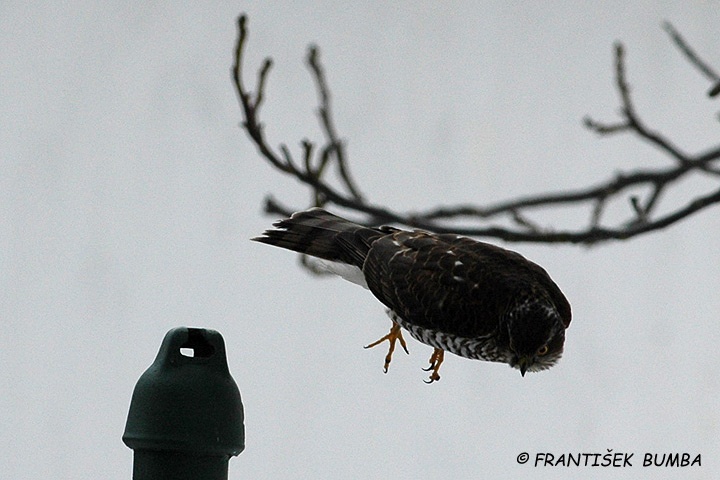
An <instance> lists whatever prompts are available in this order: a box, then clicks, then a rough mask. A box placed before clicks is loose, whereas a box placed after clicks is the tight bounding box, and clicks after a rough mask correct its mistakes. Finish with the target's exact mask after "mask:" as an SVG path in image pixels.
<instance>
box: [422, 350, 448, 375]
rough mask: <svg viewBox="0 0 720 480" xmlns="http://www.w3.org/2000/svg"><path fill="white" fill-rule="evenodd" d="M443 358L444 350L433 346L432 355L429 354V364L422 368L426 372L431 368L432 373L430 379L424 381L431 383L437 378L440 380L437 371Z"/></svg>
mask: <svg viewBox="0 0 720 480" xmlns="http://www.w3.org/2000/svg"><path fill="white" fill-rule="evenodd" d="M444 359H445V350H442V349H440V348H435V350H433V353H432V355H431V356H430V366H429V367H428V368H423V370H425V371H426V372H429V371H430V370H432V373H431V374H430V381H429V382H428V381H425V383H433V382H435V381H437V380H440V374H439V373H438V371H440V365H442V362H443V360H444Z"/></svg>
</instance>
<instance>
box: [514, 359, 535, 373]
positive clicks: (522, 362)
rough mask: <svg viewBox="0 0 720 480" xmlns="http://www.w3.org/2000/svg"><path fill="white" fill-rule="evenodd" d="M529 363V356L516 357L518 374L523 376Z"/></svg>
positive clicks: (530, 360)
mask: <svg viewBox="0 0 720 480" xmlns="http://www.w3.org/2000/svg"><path fill="white" fill-rule="evenodd" d="M531 363H532V359H530V357H520V358H519V359H518V362H517V367H518V368H519V369H520V375H522V376H523V377H524V376H525V372H527V370H528V368H529V367H530V364H531Z"/></svg>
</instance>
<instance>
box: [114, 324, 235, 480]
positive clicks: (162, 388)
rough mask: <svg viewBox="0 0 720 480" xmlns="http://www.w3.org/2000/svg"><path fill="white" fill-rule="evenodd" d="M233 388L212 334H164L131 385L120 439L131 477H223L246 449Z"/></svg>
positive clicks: (221, 345)
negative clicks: (130, 456)
mask: <svg viewBox="0 0 720 480" xmlns="http://www.w3.org/2000/svg"><path fill="white" fill-rule="evenodd" d="M243 421H244V414H243V406H242V401H241V399H240V391H239V390H238V387H237V385H236V384H235V381H234V380H233V378H232V377H231V376H230V371H229V370H228V365H227V358H226V356H225V342H224V341H223V338H222V336H221V335H220V334H219V333H218V332H216V331H214V330H206V329H202V328H187V327H179V328H175V329H173V330H170V331H169V332H168V333H167V334H166V335H165V339H164V340H163V343H162V345H161V347H160V351H159V352H158V355H157V357H156V358H155V361H154V362H153V364H152V365H151V366H150V367H149V368H148V369H147V370H146V371H145V373H143V374H142V376H141V377H140V379H139V380H138V382H137V385H135V391H134V392H133V396H132V401H131V402H130V411H129V413H128V418H127V423H126V425H125V433H124V435H123V441H124V442H125V444H126V445H127V446H128V447H130V448H132V449H133V451H134V462H133V479H134V480H151V479H152V480H165V479H168V480H170V479H172V480H227V477H228V462H229V460H230V457H231V456H235V455H238V454H239V453H240V452H242V451H243V449H244V448H245V426H244V424H243Z"/></svg>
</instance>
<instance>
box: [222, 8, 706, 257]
mask: <svg viewBox="0 0 720 480" xmlns="http://www.w3.org/2000/svg"><path fill="white" fill-rule="evenodd" d="M246 23H247V20H246V18H245V16H241V17H240V18H239V21H238V27H239V32H238V40H237V44H236V49H235V63H234V65H233V71H232V73H233V81H234V85H235V88H236V90H237V93H238V97H239V100H240V105H241V107H242V111H243V114H244V122H243V127H244V129H245V131H246V132H247V134H248V135H249V137H250V139H251V140H252V141H253V143H254V144H255V145H256V147H257V148H258V151H259V152H260V154H261V156H262V157H263V158H265V160H266V161H268V162H269V163H270V164H271V165H272V166H273V167H275V168H277V169H278V170H280V171H281V172H283V173H286V174H288V175H291V176H293V177H294V178H296V179H297V180H299V181H300V182H302V183H304V184H306V185H307V186H308V187H309V188H310V190H311V193H312V203H313V205H317V206H323V205H336V206H339V207H343V208H346V209H349V210H352V211H354V212H356V213H357V214H358V215H359V216H360V217H361V218H359V219H357V220H358V221H359V222H361V223H364V224H366V225H379V224H385V223H392V224H399V225H406V226H409V227H413V228H419V229H427V230H433V231H436V232H450V231H451V232H455V233H459V234H464V235H472V236H480V237H494V238H499V239H502V240H506V241H525V242H536V243H574V244H588V245H589V244H597V243H600V242H605V241H608V240H621V239H628V238H632V237H635V236H639V235H642V234H645V233H649V232H653V231H657V230H660V229H663V228H666V227H668V226H670V225H672V224H674V223H676V222H678V221H680V220H682V219H684V218H687V217H688V216H690V215H692V214H694V213H697V212H699V211H700V210H702V209H705V208H707V207H709V206H711V205H715V204H717V203H720V190H717V191H713V192H710V193H707V194H705V195H698V196H697V197H696V198H694V199H692V200H691V201H690V202H689V203H687V204H685V205H681V206H677V205H675V206H670V211H669V212H668V213H664V214H658V213H657V212H658V210H659V206H660V204H661V198H662V197H663V194H664V193H665V192H666V190H668V189H669V188H671V187H673V186H674V185H675V184H676V182H677V181H678V180H680V179H681V178H684V177H686V176H687V175H688V174H690V173H699V174H702V175H705V176H708V177H710V178H713V179H717V178H718V177H720V162H719V161H718V159H720V145H718V146H715V147H712V148H710V149H708V150H706V151H705V152H701V153H698V154H695V155H691V154H688V153H687V152H685V151H684V150H682V149H681V148H680V147H678V146H677V145H675V144H674V143H673V142H672V141H670V140H669V139H668V137H667V136H665V135H664V134H662V133H659V132H657V131H654V130H652V129H651V128H649V127H647V126H646V125H645V123H644V122H643V121H642V119H641V118H640V115H639V114H638V112H637V109H636V107H635V105H634V103H633V100H632V95H631V90H630V86H629V83H628V80H627V72H626V66H625V48H624V47H623V45H622V44H620V43H617V44H616V45H615V82H616V88H617V91H618V94H619V98H620V119H619V120H617V121H614V122H611V123H604V122H599V121H596V120H594V119H592V118H590V117H586V118H585V119H584V124H585V126H586V127H587V128H588V129H590V130H591V131H594V132H595V133H597V134H599V135H603V136H607V135H614V134H618V133H630V134H633V135H635V136H637V137H639V138H640V139H642V140H644V141H646V142H648V143H649V144H650V145H653V146H655V147H656V148H657V149H658V150H659V151H660V152H662V153H664V154H665V155H667V156H669V157H670V158H671V159H672V160H673V162H672V165H670V166H666V167H659V168H652V169H638V170H635V171H630V172H623V173H618V174H615V175H614V176H612V177H610V178H608V179H606V180H604V181H601V182H599V183H597V184H596V185H594V186H590V187H585V188H579V189H575V190H570V191H565V192H555V193H542V194H537V195H528V196H523V197H520V198H515V199H510V200H506V201H503V202H499V203H496V204H490V205H485V206H475V205H469V204H465V205H456V206H440V207H435V208H432V209H428V210H425V211H417V212H398V211H395V210H393V209H391V208H389V207H387V206H383V205H376V204H373V203H371V202H369V201H368V200H366V199H365V197H364V196H363V195H362V194H361V192H360V188H359V186H358V185H357V184H356V183H355V181H354V180H353V178H352V175H351V174H350V169H349V164H348V161H347V154H346V151H345V146H344V142H343V141H342V140H341V139H340V137H339V136H338V134H337V130H336V128H335V125H334V122H333V118H332V111H331V102H330V98H331V96H330V90H329V88H328V85H327V80H326V77H325V72H324V69H323V67H322V65H321V63H320V60H319V51H318V48H317V47H315V46H311V47H310V48H309V50H308V55H307V64H308V67H309V70H310V72H311V75H312V77H313V79H314V80H315V83H316V88H317V92H318V97H319V107H318V110H317V114H318V118H319V121H320V126H321V129H322V132H323V136H324V143H323V144H322V145H321V146H320V147H318V148H315V145H314V144H313V143H312V142H310V141H309V140H304V141H303V142H302V143H301V147H302V155H303V161H302V162H301V163H297V162H295V161H294V159H293V156H292V153H291V152H290V150H289V149H288V148H287V147H286V146H285V145H282V144H281V145H280V147H279V149H280V155H278V154H277V153H276V152H275V150H274V149H273V148H272V147H270V146H269V145H268V143H267V140H266V138H265V135H264V130H263V125H262V123H261V122H260V121H259V118H258V111H259V107H260V105H261V104H262V101H263V99H264V97H265V88H266V82H267V77H268V73H269V71H270V68H271V65H272V61H271V60H270V59H269V58H268V59H266V60H265V61H264V62H263V64H262V66H261V68H260V69H259V73H258V81H257V86H256V89H255V91H254V92H252V91H248V90H247V89H246V87H245V86H244V84H243V82H242V62H243V53H244V47H245V42H246V40H247V30H246ZM664 28H665V30H666V31H667V32H668V34H669V35H670V38H671V40H672V41H673V43H674V44H675V46H676V47H677V48H678V49H679V50H680V51H681V52H682V53H683V54H684V56H685V57H686V58H687V59H688V61H689V62H690V63H691V64H692V65H693V66H694V67H696V68H698V69H699V70H700V71H701V72H702V73H703V74H704V75H705V76H706V77H708V78H709V79H710V80H713V81H716V82H718V81H719V80H720V79H719V78H718V76H717V74H715V72H714V71H713V70H712V69H711V68H710V67H709V66H708V65H707V64H706V63H705V62H704V61H702V60H701V59H700V58H699V56H698V55H697V54H696V53H695V52H694V51H693V50H692V49H691V48H690V47H689V45H688V44H687V43H686V42H685V40H684V39H683V38H682V37H681V36H680V35H679V33H678V32H677V31H676V30H675V29H674V27H672V25H670V24H669V23H665V24H664ZM717 88H718V92H720V83H719V84H718V86H717ZM330 166H334V168H336V170H337V174H338V175H337V177H338V178H337V179H336V180H334V181H333V180H331V179H328V177H327V172H328V167H330ZM643 189H644V190H646V191H647V192H649V193H647V194H645V195H644V196H639V195H638V194H637V191H638V190H643ZM623 198H625V199H626V201H627V204H628V211H627V217H626V218H624V219H621V220H618V221H615V222H614V225H612V226H608V225H607V224H606V222H604V221H603V220H604V219H603V216H604V214H605V209H606V207H607V206H608V204H609V203H610V202H611V201H613V200H617V199H623ZM583 205H587V207H586V208H588V209H589V215H588V216H589V219H588V222H587V224H585V225H583V226H580V227H577V228H576V229H571V230H559V231H556V230H554V229H553V228H551V227H549V226H542V225H540V224H539V223H538V222H537V221H536V220H534V219H532V218H531V215H530V213H531V212H532V211H533V210H536V209H539V208H565V207H576V206H583ZM296 210H300V208H289V207H287V206H285V205H282V204H281V203H280V202H278V201H277V200H276V199H275V198H273V197H272V196H268V197H267V198H266V201H265V211H266V212H267V213H270V214H273V215H283V216H286V215H290V214H291V213H292V212H293V211H296ZM503 220H504V223H505V224H507V223H509V224H510V226H505V225H504V224H503V223H502V221H503ZM457 221H461V222H468V223H467V224H466V225H460V226H458V225H457ZM491 222H492V223H491ZM498 222H500V223H498Z"/></svg>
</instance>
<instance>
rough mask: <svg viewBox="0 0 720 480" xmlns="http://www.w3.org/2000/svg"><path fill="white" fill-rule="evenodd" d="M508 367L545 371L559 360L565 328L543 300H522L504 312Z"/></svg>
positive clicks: (556, 313)
mask: <svg viewBox="0 0 720 480" xmlns="http://www.w3.org/2000/svg"><path fill="white" fill-rule="evenodd" d="M507 328H508V338H509V343H510V351H511V355H510V359H509V362H508V363H509V364H510V366H511V367H513V368H517V369H518V370H520V373H521V374H522V375H523V376H525V372H528V371H529V372H538V371H540V370H545V369H548V368H550V367H552V366H553V365H555V364H556V363H557V361H558V360H560V357H561V356H562V352H563V344H564V343H565V325H564V324H563V321H562V318H561V316H560V314H559V313H558V311H557V309H556V308H555V306H554V305H553V304H552V302H550V301H549V300H547V299H526V300H525V301H523V302H522V303H519V304H518V305H516V306H515V307H514V308H512V309H511V310H510V311H509V312H508V316H507Z"/></svg>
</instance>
